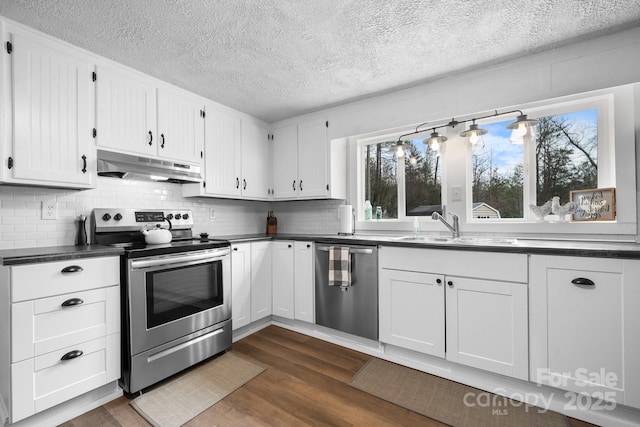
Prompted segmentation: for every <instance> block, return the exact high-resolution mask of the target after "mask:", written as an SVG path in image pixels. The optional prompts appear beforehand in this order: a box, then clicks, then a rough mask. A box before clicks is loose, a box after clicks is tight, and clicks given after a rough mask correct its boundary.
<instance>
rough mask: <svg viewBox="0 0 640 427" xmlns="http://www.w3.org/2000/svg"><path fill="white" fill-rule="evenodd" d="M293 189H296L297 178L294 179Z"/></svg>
mask: <svg viewBox="0 0 640 427" xmlns="http://www.w3.org/2000/svg"><path fill="white" fill-rule="evenodd" d="M293 191H296V180H295V179H294V180H293Z"/></svg>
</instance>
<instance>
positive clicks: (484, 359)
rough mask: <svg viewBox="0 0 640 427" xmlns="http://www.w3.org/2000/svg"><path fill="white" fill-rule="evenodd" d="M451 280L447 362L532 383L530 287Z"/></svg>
mask: <svg viewBox="0 0 640 427" xmlns="http://www.w3.org/2000/svg"><path fill="white" fill-rule="evenodd" d="M445 280H446V288H447V290H446V324H447V328H446V331H447V332H446V339H447V355H446V357H447V359H448V360H451V361H453V362H457V363H462V364H465V365H469V366H473V367H476V368H480V369H484V370H487V371H492V372H496V373H499V374H503V375H508V376H511V377H515V378H519V379H522V380H528V378H529V373H528V366H529V358H528V313H527V285H526V284H517V283H509V282H498V281H489V280H478V279H469V278H464V277H453V276H447V277H446V278H445Z"/></svg>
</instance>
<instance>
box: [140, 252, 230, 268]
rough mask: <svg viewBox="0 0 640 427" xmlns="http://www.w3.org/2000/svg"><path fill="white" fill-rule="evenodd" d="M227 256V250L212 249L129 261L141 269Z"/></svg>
mask: <svg viewBox="0 0 640 427" xmlns="http://www.w3.org/2000/svg"><path fill="white" fill-rule="evenodd" d="M227 256H229V250H228V249H223V250H222V251H214V252H206V253H191V254H181V255H178V256H171V257H160V258H147V259H141V260H133V261H131V268H132V269H141V268H149V267H158V266H165V265H166V266H168V265H175V264H184V263H193V262H196V261H203V262H215V261H221V260H223V259H224V258H225V257H227Z"/></svg>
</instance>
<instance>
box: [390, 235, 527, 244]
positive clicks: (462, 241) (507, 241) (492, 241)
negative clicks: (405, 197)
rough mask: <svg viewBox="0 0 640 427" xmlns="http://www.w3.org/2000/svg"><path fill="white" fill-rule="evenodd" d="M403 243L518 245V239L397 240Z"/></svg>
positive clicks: (430, 238)
mask: <svg viewBox="0 0 640 427" xmlns="http://www.w3.org/2000/svg"><path fill="white" fill-rule="evenodd" d="M395 240H396V241H402V242H415V243H450V244H461V245H515V244H517V243H518V240H517V239H510V238H503V237H477V236H464V237H458V238H453V237H444V236H442V237H441V236H438V237H435V236H417V237H416V236H402V237H399V238H396V239H395Z"/></svg>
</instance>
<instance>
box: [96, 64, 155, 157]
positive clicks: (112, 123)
mask: <svg viewBox="0 0 640 427" xmlns="http://www.w3.org/2000/svg"><path fill="white" fill-rule="evenodd" d="M95 84H96V123H97V126H96V131H97V132H96V145H98V146H99V147H104V148H108V149H113V150H117V151H125V152H130V153H135V154H142V155H146V156H156V155H157V153H158V150H157V147H158V135H157V132H156V88H155V86H154V85H153V84H152V83H151V82H150V81H146V80H144V79H142V78H140V77H137V76H134V75H132V74H128V73H126V72H124V71H121V70H120V71H118V70H115V69H112V68H109V67H104V66H98V67H97V68H96V83H95Z"/></svg>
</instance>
